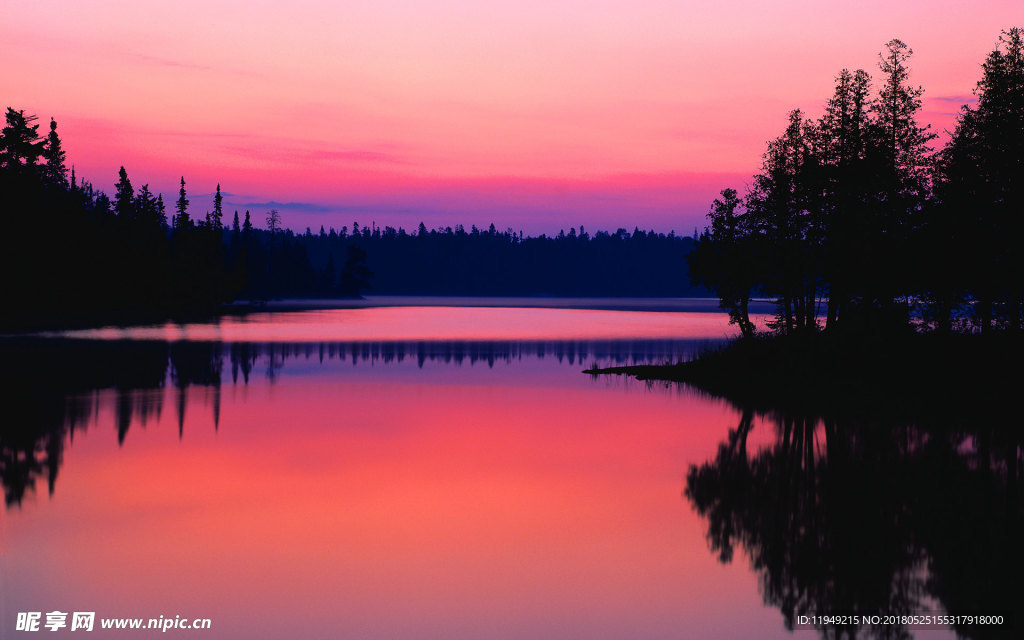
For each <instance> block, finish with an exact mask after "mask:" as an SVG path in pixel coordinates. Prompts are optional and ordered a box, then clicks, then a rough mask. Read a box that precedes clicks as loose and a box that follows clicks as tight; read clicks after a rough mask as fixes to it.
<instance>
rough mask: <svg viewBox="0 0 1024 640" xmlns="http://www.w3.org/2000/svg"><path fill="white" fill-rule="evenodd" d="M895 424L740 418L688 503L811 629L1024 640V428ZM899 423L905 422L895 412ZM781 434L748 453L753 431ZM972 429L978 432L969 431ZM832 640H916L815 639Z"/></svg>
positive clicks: (695, 474) (712, 540) (728, 554)
mask: <svg viewBox="0 0 1024 640" xmlns="http://www.w3.org/2000/svg"><path fill="white" fill-rule="evenodd" d="M974 412H975V413H974V416H973V418H971V419H969V420H967V421H964V419H963V418H962V417H957V416H956V415H950V416H947V417H946V418H945V419H943V420H942V421H941V422H940V421H931V422H924V421H918V422H913V423H911V424H909V425H908V424H907V423H906V422H900V423H894V422H893V421H887V420H885V419H884V418H875V419H871V420H868V419H864V418H863V417H862V418H853V417H839V416H831V417H828V418H821V417H820V416H816V415H800V414H797V413H794V412H791V411H789V412H774V413H770V414H756V413H755V411H754V410H753V409H751V408H743V409H741V417H740V420H739V423H738V424H737V426H736V428H735V429H731V430H730V431H729V433H728V436H727V438H726V439H725V441H723V442H722V443H721V444H720V445H719V448H718V452H717V455H715V457H714V458H713V459H712V460H710V461H708V462H705V463H704V464H701V465H691V467H690V469H689V472H688V473H687V476H686V488H685V495H686V497H687V498H688V499H689V500H690V502H691V503H692V505H693V506H694V508H695V509H696V510H697V512H698V513H699V514H700V515H701V516H703V517H704V518H706V521H707V531H708V533H707V537H708V542H709V545H710V547H711V550H712V551H713V552H714V553H715V554H717V556H718V558H719V560H720V561H722V562H723V563H726V562H730V561H731V560H732V559H733V556H734V554H735V550H736V547H737V546H739V547H742V549H743V550H745V552H746V554H747V555H748V556H749V559H750V563H751V566H752V568H753V569H754V570H755V571H756V572H757V574H758V575H759V579H760V588H761V595H762V597H763V598H764V601H765V603H766V604H769V605H772V606H775V607H777V608H778V609H779V610H781V612H782V614H783V617H784V620H785V624H786V627H787V628H789V629H793V628H794V626H795V624H796V623H797V622H798V621H799V616H801V615H825V614H855V613H856V614H860V615H874V614H877V615H883V616H884V615H893V614H896V615H899V614H920V613H926V612H943V611H944V612H948V613H951V614H960V615H964V614H979V615H1003V616H1005V617H1006V624H1005V625H1004V626H1001V627H993V626H979V625H955V626H954V630H955V631H956V633H957V634H958V635H959V636H961V637H965V638H1020V637H1024V635H1022V632H1024V628H1022V627H1021V620H1020V617H1019V613H1020V610H1021V603H1022V602H1024V589H1022V587H1021V580H1020V579H1021V576H1022V575H1024V564H1022V560H1021V558H1022V555H1021V549H1020V545H1021V540H1022V539H1024V538H1022V537H1021V533H1022V532H1021V527H1020V520H1019V517H1020V513H1021V507H1022V506H1024V505H1022V499H1021V494H1020V491H1019V485H1020V480H1021V476H1022V466H1024V465H1022V462H1021V455H1022V437H1021V434H1020V432H1019V430H1016V429H1009V428H1008V426H1009V425H1013V424H1019V422H1020V420H1019V416H1016V415H1013V414H1011V413H1001V412H997V411H994V410H992V409H991V408H985V407H974ZM894 413H897V412H894ZM757 424H761V425H762V426H764V427H765V428H767V429H770V430H771V437H770V439H769V440H770V443H769V444H768V445H767V446H750V445H748V441H749V440H750V437H751V434H752V432H753V431H754V430H755V425H757ZM964 424H971V425H981V426H972V427H964V426H962V425H964ZM816 628H817V629H818V631H819V633H820V634H821V636H822V637H823V638H844V637H845V638H855V637H860V636H867V637H876V638H906V637H912V633H913V631H912V630H911V629H908V628H907V626H906V625H847V626H823V625H816Z"/></svg>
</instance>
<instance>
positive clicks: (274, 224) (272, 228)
mask: <svg viewBox="0 0 1024 640" xmlns="http://www.w3.org/2000/svg"><path fill="white" fill-rule="evenodd" d="M280 230H281V214H280V213H278V211H277V209H271V210H270V211H268V212H267V231H269V232H270V237H271V238H273V237H274V234H275V233H277V232H278V231H280Z"/></svg>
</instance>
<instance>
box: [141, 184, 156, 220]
mask: <svg viewBox="0 0 1024 640" xmlns="http://www.w3.org/2000/svg"><path fill="white" fill-rule="evenodd" d="M135 209H136V212H137V214H138V217H139V220H141V221H143V222H144V223H145V224H147V225H157V224H159V215H160V214H159V211H158V209H157V199H156V197H155V196H154V195H153V194H152V193H151V192H150V190H149V185H148V184H144V185H142V187H141V188H139V193H138V195H137V196H135Z"/></svg>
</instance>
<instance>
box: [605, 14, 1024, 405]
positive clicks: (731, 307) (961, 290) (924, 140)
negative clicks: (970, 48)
mask: <svg viewBox="0 0 1024 640" xmlns="http://www.w3.org/2000/svg"><path fill="white" fill-rule="evenodd" d="M1022 35H1024V31H1022V30H1021V29H1020V28H1012V29H1010V30H1008V31H1005V32H1003V33H1002V35H1001V36H1000V38H999V42H998V45H997V47H996V48H995V49H994V50H993V51H992V52H991V53H990V54H988V56H987V57H986V59H985V60H984V62H983V64H982V74H981V80H980V81H979V82H978V84H977V87H976V88H975V91H974V94H975V101H972V102H973V104H970V105H964V106H963V107H962V108H961V111H960V114H959V117H958V119H957V124H956V127H955V130H954V131H952V132H950V135H949V140H948V142H946V144H945V145H944V146H943V147H942V148H941V149H939V150H935V149H933V146H934V143H935V140H936V135H935V133H933V132H932V131H931V130H930V129H929V127H928V126H924V125H922V124H920V123H919V121H918V117H919V115H920V110H921V105H922V100H921V97H922V94H923V89H922V88H921V87H917V86H914V85H912V84H911V83H910V72H909V67H908V61H909V59H910V56H911V54H912V51H911V50H910V48H909V47H908V46H907V45H906V44H904V43H903V42H901V41H900V40H892V41H890V42H888V43H887V44H886V45H885V48H884V50H883V51H882V52H881V54H880V63H879V68H880V71H881V75H880V78H879V79H878V80H877V81H876V82H875V81H873V80H872V78H871V76H870V75H869V74H868V73H867V72H866V71H864V70H856V71H853V72H851V71H849V70H847V69H844V70H842V71H841V72H840V73H839V74H838V76H837V78H836V86H835V92H834V94H833V95H832V97H831V98H830V99H829V100H828V102H827V105H826V107H825V110H824V114H823V115H822V116H821V117H820V118H818V119H817V120H813V119H809V118H807V117H806V116H805V115H804V113H803V112H802V111H800V110H795V111H793V112H791V113H790V114H789V117H788V121H787V125H786V128H785V130H784V132H783V133H782V135H780V136H779V137H778V138H776V139H775V140H773V141H771V142H769V143H768V148H767V150H766V151H765V153H764V156H763V158H764V160H763V165H762V169H761V171H760V172H759V173H758V174H757V175H755V176H754V177H753V180H752V181H751V182H750V184H749V185H748V186H747V189H746V191H745V193H743V194H742V195H741V194H740V192H739V191H738V190H736V189H733V188H728V189H724V190H722V192H721V195H720V197H719V198H717V199H716V200H715V201H714V202H713V204H712V205H711V207H710V211H709V213H708V220H709V224H708V227H707V228H706V229H705V230H704V232H703V233H702V234H701V235H700V237H699V238H698V240H697V243H696V247H695V249H694V251H693V252H692V253H691V254H690V256H689V267H690V276H691V277H692V278H693V279H694V281H695V282H696V283H698V284H701V285H703V286H706V287H707V288H708V289H710V290H711V291H713V292H714V293H715V294H717V295H718V296H719V299H720V304H721V307H722V308H723V309H725V310H726V311H728V313H729V316H730V320H731V322H733V323H734V324H736V325H737V326H738V328H739V331H740V336H741V337H740V339H738V340H736V341H734V342H732V343H730V344H728V345H727V346H726V347H725V348H723V349H720V350H717V351H713V352H709V353H707V354H705V355H704V356H702V357H699V358H697V359H695V360H693V361H690V362H684V363H678V364H675V365H666V366H657V367H652V366H639V367H619V368H612V369H605V370H603V372H618V373H628V374H633V375H638V376H640V377H643V378H647V379H652V378H653V379H670V380H678V381H685V382H689V383H691V384H694V385H697V386H698V387H701V388H703V389H704V390H705V391H708V392H711V393H714V394H716V395H721V396H725V397H728V398H730V399H731V400H733V401H734V402H738V403H743V404H750V403H753V405H754V406H757V407H758V408H759V409H763V410H770V409H771V408H772V407H776V408H777V407H778V406H779V405H780V404H785V403H789V405H790V406H794V407H796V406H799V407H801V408H802V410H813V407H817V408H818V409H821V410H827V408H828V407H830V406H835V405H836V403H837V402H848V401H851V399H854V398H859V400H857V401H858V402H860V401H864V400H865V399H868V400H870V399H874V398H877V397H878V396H879V395H885V396H887V397H890V396H892V395H894V394H897V395H900V396H902V397H903V398H905V399H906V398H918V399H920V398H934V397H936V394H940V393H949V394H954V395H963V394H964V393H966V395H967V396H969V397H972V398H978V397H991V396H992V395H996V396H998V395H1000V394H1003V393H1014V391H1012V387H1013V385H1016V384H1017V383H1018V382H1019V381H1020V380H1021V372H1020V367H1019V361H1018V358H1019V356H1020V355H1021V354H1022V352H1024V350H1022V344H1024V340H1022V336H1024V332H1022V328H1024V327H1022V322H1024V308H1022V304H1024V261H1022V259H1021V254H1020V252H1019V250H1018V247H1019V245H1020V241H1021V237H1022V232H1024V43H1022ZM873 84H875V85H876V87H877V88H873ZM755 298H757V299H761V298H764V299H770V300H774V301H775V302H776V309H777V311H776V313H775V314H774V315H773V316H771V317H769V318H760V319H759V318H757V317H755V316H753V315H752V314H751V313H750V312H749V304H750V301H751V300H752V299H755ZM595 371H602V370H595ZM965 385H966V386H965ZM968 387H969V388H970V389H968ZM975 392H976V393H975ZM978 394H981V395H978ZM890 399H891V398H890Z"/></svg>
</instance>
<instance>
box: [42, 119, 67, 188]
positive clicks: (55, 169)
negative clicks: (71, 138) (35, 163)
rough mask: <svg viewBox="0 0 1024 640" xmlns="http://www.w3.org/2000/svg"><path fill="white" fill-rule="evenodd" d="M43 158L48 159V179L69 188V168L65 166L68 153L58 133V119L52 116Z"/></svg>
mask: <svg viewBox="0 0 1024 640" xmlns="http://www.w3.org/2000/svg"><path fill="white" fill-rule="evenodd" d="M43 159H44V160H45V161H46V165H45V167H46V168H45V172H46V179H47V181H48V182H50V183H51V184H54V185H57V186H59V187H63V188H67V186H68V169H67V167H66V166H64V161H65V159H66V154H65V152H64V148H63V146H62V144H61V141H60V136H58V135H57V121H56V120H54V119H53V118H50V133H49V134H47V136H46V145H45V146H44V147H43Z"/></svg>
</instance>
